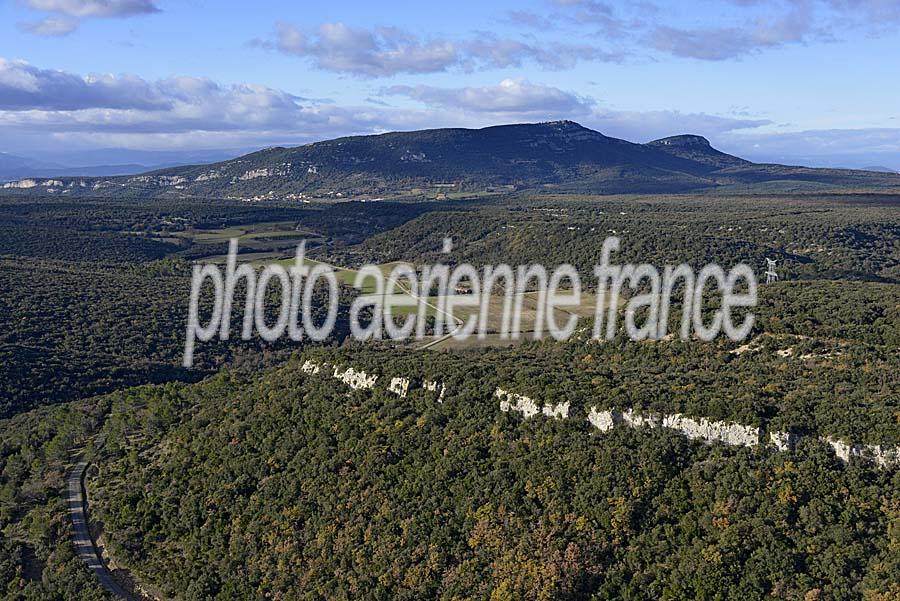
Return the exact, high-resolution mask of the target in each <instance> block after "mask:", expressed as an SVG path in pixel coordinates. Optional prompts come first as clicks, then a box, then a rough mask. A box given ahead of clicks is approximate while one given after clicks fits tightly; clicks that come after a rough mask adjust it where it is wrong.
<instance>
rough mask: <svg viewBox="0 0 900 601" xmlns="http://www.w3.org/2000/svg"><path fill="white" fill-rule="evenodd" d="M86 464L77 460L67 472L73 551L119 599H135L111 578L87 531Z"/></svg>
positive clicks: (67, 499) (67, 493)
mask: <svg viewBox="0 0 900 601" xmlns="http://www.w3.org/2000/svg"><path fill="white" fill-rule="evenodd" d="M87 465H88V464H87V462H86V461H79V462H78V463H77V464H76V465H75V467H74V468H72V471H71V472H69V477H68V480H67V483H66V502H67V503H68V506H69V517H70V518H71V519H72V543H73V544H74V545H75V553H76V554H77V555H78V557H80V558H81V560H82V561H83V562H84V563H86V564H87V566H88V567H89V568H90V569H91V571H92V572H94V576H96V577H97V580H99V581H100V584H101V585H103V588H105V589H106V590H108V591H109V592H111V593H112V594H114V595H116V596H118V597H119V598H121V599H127V600H128V601H137V599H135V597H133V596H132V595H130V594H129V593H128V592H127V591H126V590H125V589H123V588H122V587H121V586H120V585H119V583H117V582H116V581H115V580H113V577H112V575H111V574H110V573H109V570H108V569H106V565H105V564H104V563H103V560H101V559H100V552H99V550H98V549H97V546H96V545H95V544H94V540H93V539H92V538H91V534H90V532H89V531H88V526H87V496H86V495H85V492H84V472H85V470H86V469H87Z"/></svg>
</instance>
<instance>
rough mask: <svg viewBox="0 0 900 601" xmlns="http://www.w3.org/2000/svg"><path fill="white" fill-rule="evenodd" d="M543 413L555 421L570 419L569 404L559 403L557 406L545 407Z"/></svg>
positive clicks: (542, 409)
mask: <svg viewBox="0 0 900 601" xmlns="http://www.w3.org/2000/svg"><path fill="white" fill-rule="evenodd" d="M541 413H543V414H544V415H546V416H547V417H552V418H554V419H566V418H568V417H569V402H568V401H566V402H565V403H557V404H556V405H544V406H543V407H542V408H541Z"/></svg>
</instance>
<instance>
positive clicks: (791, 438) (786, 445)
mask: <svg viewBox="0 0 900 601" xmlns="http://www.w3.org/2000/svg"><path fill="white" fill-rule="evenodd" d="M798 442H800V437H799V436H798V435H796V434H792V433H790V432H769V443H770V444H772V445H773V446H774V447H775V448H776V449H778V450H779V451H793V450H794V448H795V447H796V446H797V443H798Z"/></svg>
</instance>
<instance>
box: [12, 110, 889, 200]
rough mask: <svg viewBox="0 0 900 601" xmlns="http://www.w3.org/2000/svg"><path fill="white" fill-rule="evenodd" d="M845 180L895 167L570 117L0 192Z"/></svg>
mask: <svg viewBox="0 0 900 601" xmlns="http://www.w3.org/2000/svg"><path fill="white" fill-rule="evenodd" d="M850 187H852V188H881V187H900V175H897V174H894V173H885V172H870V171H857V170H848V169H814V168H806V167H793V166H785V165H773V164H762V163H752V162H750V161H747V160H744V159H741V158H739V157H735V156H732V155H729V154H726V153H723V152H721V151H719V150H716V149H715V148H713V147H712V146H711V145H710V144H709V142H708V141H707V140H706V139H705V138H703V137H701V136H696V135H680V136H672V137H668V138H663V139H660V140H656V141H653V142H650V143H648V144H635V143H632V142H628V141H626V140H621V139H618V138H612V137H608V136H605V135H603V134H601V133H599V132H596V131H593V130H591V129H588V128H585V127H582V126H581V125H579V124H577V123H574V122H572V121H554V122H545V123H535V124H516V125H501V126H494V127H487V128H483V129H455V128H454V129H431V130H422V131H413V132H392V133H386V134H380V135H369V136H353V137H346V138H338V139H334V140H327V141H322V142H316V143H312V144H307V145H305V146H299V147H295V148H281V147H276V148H268V149H265V150H261V151H258V152H254V153H251V154H247V155H244V156H241V157H238V158H235V159H231V160H226V161H222V162H218V163H213V164H208V165H191V166H181V167H172V168H167V169H160V170H156V171H152V172H149V173H144V174H141V175H135V176H124V177H71V176H59V177H53V178H52V179H34V178H30V179H27V180H20V181H18V182H13V183H7V184H4V185H3V188H4V190H5V191H19V192H27V193H42V194H60V195H69V196H75V195H81V196H86V195H97V196H108V195H116V196H123V195H124V196H141V197H161V196H165V197H180V196H201V197H228V198H243V199H254V200H263V199H288V200H299V199H307V198H320V197H329V196H334V197H350V198H353V197H367V196H368V197H371V196H375V195H379V196H380V195H389V194H396V193H404V192H411V193H416V192H422V191H431V192H436V193H440V194H445V193H452V192H476V191H490V190H521V189H544V190H547V191H559V192H591V193H674V192H694V191H704V190H713V189H716V190H726V191H728V190H746V189H753V190H757V191H796V190H801V191H802V190H829V189H840V188H850Z"/></svg>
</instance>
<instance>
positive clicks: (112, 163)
mask: <svg viewBox="0 0 900 601" xmlns="http://www.w3.org/2000/svg"><path fill="white" fill-rule="evenodd" d="M245 152H247V150H243V151H239V150H188V151H178V150H132V149H128V148H98V149H93V150H80V151H79V150H75V151H60V152H52V153H42V155H41V158H34V157H31V156H19V155H16V154H11V153H6V152H0V182H5V181H13V180H18V179H22V178H49V177H60V176H79V175H81V176H114V175H133V174H135V173H144V172H147V171H152V170H156V169H163V168H166V167H175V166H177V165H186V164H202V163H214V162H216V161H223V160H227V159H230V158H232V157H236V156H238V155H240V154H244V153H245Z"/></svg>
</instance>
